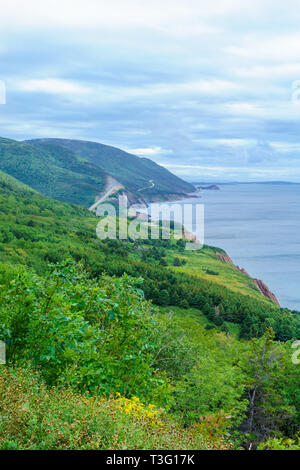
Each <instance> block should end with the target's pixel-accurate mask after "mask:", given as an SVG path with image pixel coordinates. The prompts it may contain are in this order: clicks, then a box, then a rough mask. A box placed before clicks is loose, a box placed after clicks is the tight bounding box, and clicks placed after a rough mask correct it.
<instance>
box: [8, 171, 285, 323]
mask: <svg viewBox="0 0 300 470" xmlns="http://www.w3.org/2000/svg"><path fill="white" fill-rule="evenodd" d="M0 221H1V223H0V262H4V263H5V262H13V263H21V264H26V265H28V266H32V267H33V268H34V269H35V270H36V271H37V272H38V273H44V272H45V270H46V268H47V264H48V263H49V262H50V263H51V262H52V263H53V262H58V261H62V260H64V259H66V258H70V257H71V258H73V259H75V260H77V261H79V260H83V261H84V263H85V264H86V266H88V267H89V269H91V271H92V272H93V273H95V274H96V275H98V274H99V273H101V272H103V270H106V271H107V272H108V273H109V274H116V275H121V274H122V273H123V272H128V273H129V274H131V275H133V276H143V277H145V279H146V281H147V279H153V281H151V282H152V284H153V286H157V287H159V289H165V287H164V286H163V285H164V283H165V281H166V279H167V276H168V275H167V271H169V272H170V271H176V270H177V271H183V272H184V271H185V272H186V273H187V274H183V275H184V276H185V278H184V279H182V280H180V279H179V280H178V282H177V287H176V288H178V286H179V284H180V283H181V282H185V283H188V282H189V274H191V273H192V274H193V276H192V277H191V278H190V279H191V284H193V285H195V280H197V277H199V281H200V283H199V286H198V288H199V289H200V290H201V291H202V292H203V295H204V296H207V295H210V298H211V302H214V300H213V299H214V298H217V297H218V298H219V297H220V296H221V297H220V298H224V295H225V297H226V299H227V303H228V302H231V301H233V302H235V303H236V302H237V300H238V302H239V304H240V307H239V309H240V310H241V311H244V310H245V308H246V309H248V310H249V309H250V312H251V311H252V304H251V306H250V305H249V302H248V300H247V299H249V298H250V299H253V301H254V302H255V305H256V307H255V306H254V304H253V308H255V309H256V310H257V308H258V306H259V310H260V311H261V312H262V313H263V312H270V311H273V310H274V309H275V310H276V311H278V314H280V316H282V314H281V313H280V310H279V309H278V308H277V307H276V305H275V304H274V303H273V302H271V301H269V300H268V299H265V298H264V297H263V296H262V295H261V294H260V293H259V292H258V290H256V289H254V288H253V286H252V285H251V280H250V279H248V278H247V277H246V276H244V275H243V274H241V273H239V272H238V271H236V270H234V268H233V267H232V266H230V265H228V264H226V263H223V262H222V261H220V260H218V259H217V258H216V255H215V253H214V249H213V248H209V247H205V248H204V249H203V250H202V251H201V252H199V253H195V252H193V253H192V252H190V253H188V252H186V251H179V250H178V249H177V248H176V247H175V246H174V249H173V248H170V247H167V248H166V249H165V251H166V252H167V260H168V261H169V265H168V266H167V267H162V266H154V265H153V262H151V263H149V262H148V261H146V262H143V261H142V260H141V257H140V256H141V255H140V251H139V250H137V249H136V247H135V246H134V245H132V244H131V243H129V244H128V245H127V244H124V243H121V242H116V243H115V246H110V245H109V244H106V243H105V242H101V241H100V240H98V239H97V237H96V226H97V223H98V221H99V219H98V218H97V217H96V216H94V215H92V214H91V213H90V212H89V211H88V210H87V209H84V208H80V207H78V206H74V205H69V204H65V203H61V202H57V201H54V200H52V199H50V198H47V197H45V196H42V195H40V194H39V193H36V192H34V191H32V190H31V189H30V188H28V187H26V186H24V185H23V184H22V183H19V182H18V181H16V180H14V179H13V178H11V177H9V176H7V175H4V174H3V173H0ZM175 257H183V258H186V259H187V264H186V265H185V266H181V267H180V268H175V267H173V260H174V258H175ZM154 264H158V261H154ZM203 266H205V267H207V266H210V267H212V268H213V269H214V270H215V271H216V272H218V273H219V275H218V276H211V275H207V273H205V272H203ZM178 274H180V273H178ZM157 276H158V277H157ZM146 281H145V282H146ZM147 282H148V291H147V288H146V291H147V292H148V293H147V296H148V298H152V294H151V292H152V291H151V289H150V290H149V288H150V284H151V282H150V281H147ZM168 282H169V281H168ZM170 282H172V281H170ZM196 284H197V282H196ZM219 285H220V287H221V289H220V290H219V289H218V286H219ZM169 287H170V286H169ZM212 287H214V289H213V290H212ZM216 287H217V289H216ZM167 288H168V287H167ZM170 289H171V287H170ZM224 289H225V290H224ZM225 291H226V292H225ZM240 294H243V295H240ZM239 295H240V297H238V296H239ZM234 296H235V299H234ZM230 299H231V300H230ZM218 301H219V300H215V302H218ZM244 303H245V308H243V307H242V306H243V304H244ZM176 305H177V304H176ZM191 306H193V305H191ZM253 314H254V315H256V313H254V312H253ZM287 315H290V314H289V313H288V312H287Z"/></svg>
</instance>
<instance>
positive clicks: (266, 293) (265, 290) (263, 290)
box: [217, 253, 280, 307]
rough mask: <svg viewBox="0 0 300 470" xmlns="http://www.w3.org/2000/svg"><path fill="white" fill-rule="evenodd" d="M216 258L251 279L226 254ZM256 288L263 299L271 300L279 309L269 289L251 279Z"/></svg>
mask: <svg viewBox="0 0 300 470" xmlns="http://www.w3.org/2000/svg"><path fill="white" fill-rule="evenodd" d="M217 256H218V258H219V259H220V260H221V261H224V263H230V264H232V266H234V268H235V269H237V270H238V271H240V272H241V273H243V274H245V276H248V277H251V276H250V275H249V274H248V273H247V271H246V270H245V269H244V268H240V267H239V266H236V265H235V264H234V263H233V261H232V259H231V258H230V256H228V255H227V254H223V253H217ZM252 279H253V281H254V283H255V285H256V287H257V288H258V289H259V291H260V292H261V294H262V295H263V296H264V297H267V298H268V299H271V300H273V302H275V303H276V304H277V305H278V306H279V307H280V304H279V302H278V300H277V298H276V296H275V294H273V292H271V291H270V289H269V288H268V286H267V285H266V284H265V283H264V282H263V281H262V280H261V279H254V278H252Z"/></svg>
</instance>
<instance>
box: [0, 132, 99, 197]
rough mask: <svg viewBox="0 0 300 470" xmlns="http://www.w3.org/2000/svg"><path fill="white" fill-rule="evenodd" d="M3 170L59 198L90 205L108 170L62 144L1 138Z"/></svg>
mask: <svg viewBox="0 0 300 470" xmlns="http://www.w3.org/2000/svg"><path fill="white" fill-rule="evenodd" d="M0 170H2V171H4V172H6V173H8V174H10V175H11V176H13V177H15V178H17V179H19V180H20V181H22V182H23V183H25V184H28V185H29V186H31V187H32V188H34V189H35V190H37V191H39V192H40V193H43V194H45V195H47V196H49V197H52V198H54V199H58V200H60V201H65V202H70V203H73V204H79V205H82V206H89V205H91V204H92V203H93V202H94V201H95V198H96V196H97V195H98V194H100V193H101V192H102V191H103V189H104V187H105V180H106V174H105V172H104V171H103V170H102V169H101V168H99V167H97V166H95V165H93V164H92V163H89V162H86V161H83V160H82V159H80V158H79V157H77V156H76V155H74V154H73V153H72V152H71V151H68V150H67V149H65V148H63V147H59V148H57V147H56V146H51V148H50V149H48V148H47V146H44V147H41V146H38V145H31V144H29V143H26V142H17V141H14V140H9V139H0Z"/></svg>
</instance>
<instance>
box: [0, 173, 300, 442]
mask: <svg viewBox="0 0 300 470" xmlns="http://www.w3.org/2000/svg"><path fill="white" fill-rule="evenodd" d="M98 220H99V219H98V218H97V217H95V216H94V215H93V214H91V213H90V212H89V211H88V210H87V209H84V208H80V207H78V206H76V205H70V204H67V203H62V202H58V201H55V200H53V199H50V198H48V197H46V196H43V195H41V194H39V193H37V192H36V191H33V190H32V189H31V188H29V187H28V186H26V185H24V184H23V183H20V182H19V181H17V180H16V179H14V178H12V177H11V176H8V175H6V174H4V173H3V172H0V339H1V340H2V341H4V342H5V344H6V352H7V364H6V365H5V366H4V365H2V366H1V368H0V401H1V404H2V410H5V414H4V415H3V414H2V411H1V410H0V414H1V417H2V416H3V417H4V418H5V419H6V420H7V421H6V425H5V426H3V427H2V428H1V432H0V448H1V449H87V448H88V449H124V448H127V449H161V448H166V449H231V448H239V447H241V446H243V447H244V448H249V446H252V447H256V446H258V445H261V444H260V443H262V442H264V443H265V442H266V443H265V444H263V445H264V446H266V447H267V448H270V447H271V448H272V447H275V448H276V447H279V448H281V447H295V448H296V447H297V446H298V444H297V443H296V441H293V440H294V439H295V438H296V435H297V431H298V429H299V419H300V416H299V410H300V395H299V390H300V387H299V385H300V384H299V381H300V376H299V368H297V366H295V365H294V364H293V362H292V360H291V354H292V348H291V342H290V341H289V340H293V339H295V338H296V337H297V334H298V332H299V313H297V312H290V311H288V310H286V309H280V308H279V307H278V306H276V304H274V303H273V302H271V301H269V300H266V299H265V298H263V297H262V296H260V294H259V292H258V291H256V290H255V286H253V285H251V284H250V283H249V282H250V281H249V280H247V283H248V284H245V282H246V281H245V279H246V277H245V276H244V275H243V274H242V273H240V276H241V277H239V273H238V272H233V268H232V267H230V266H226V265H224V263H223V262H222V261H221V260H220V259H218V257H217V256H216V251H220V250H218V249H214V248H211V247H207V246H205V247H204V248H203V253H202V254H201V255H199V256H200V258H199V260H198V261H199V265H200V266H199V267H198V268H197V270H196V272H195V271H194V269H195V263H196V261H194V262H193V263H194V264H190V263H191V260H189V259H188V257H187V256H186V253H185V251H184V247H183V244H182V240H181V241H179V242H176V241H174V240H153V241H152V240H149V241H144V240H141V241H140V242H134V241H130V240H128V241H118V240H103V241H101V240H98V239H97V237H96V230H95V228H96V225H97V223H98ZM201 257H202V258H201ZM183 260H185V261H186V264H185V265H183V264H182V262H183ZM203 260H205V264H206V265H207V266H209V267H213V269H214V274H213V273H212V271H211V270H210V269H206V272H205V273H203V269H202V268H203V264H202V263H203ZM179 262H180V263H181V265H180V267H179V266H178V264H179ZM209 263H211V264H209ZM218 263H219V264H218ZM183 268H185V269H184V271H185V272H181V271H180V269H183ZM217 270H218V276H217V275H216V272H217ZM105 273H106V274H105ZM243 276H244V277H243ZM214 277H218V282H214V281H213V278H214ZM221 278H224V279H223V281H224V282H223V283H222V279H221ZM230 280H231V281H232V284H233V285H232V288H230V287H231V284H230ZM243 282H244V284H243ZM239 283H241V285H240V287H241V289H239ZM252 293H253V295H251V294H252ZM149 300H150V301H152V302H149ZM249 339H251V340H250V341H249ZM65 387H67V388H65ZM274 433H275V434H276V439H275V438H272V440H271V441H269V440H268V438H270V436H271V435H273V434H274ZM284 436H286V437H288V438H289V439H292V440H288V441H287V440H286V439H285V438H284Z"/></svg>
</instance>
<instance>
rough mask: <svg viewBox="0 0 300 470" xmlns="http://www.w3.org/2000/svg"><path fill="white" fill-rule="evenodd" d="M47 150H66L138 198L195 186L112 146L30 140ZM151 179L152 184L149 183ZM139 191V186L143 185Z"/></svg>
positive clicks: (150, 161) (180, 192)
mask: <svg viewBox="0 0 300 470" xmlns="http://www.w3.org/2000/svg"><path fill="white" fill-rule="evenodd" d="M30 142H31V143H32V144H33V145H40V146H42V147H44V148H46V149H47V150H49V151H50V149H51V147H52V146H57V148H58V146H59V148H60V149H63V148H65V149H68V150H69V151H72V152H74V154H76V155H79V156H81V157H82V158H84V159H85V160H87V161H89V162H91V163H92V164H93V165H96V166H97V167H99V168H102V169H103V170H104V171H105V172H107V173H108V174H110V175H111V176H113V177H115V178H116V179H117V180H118V181H120V182H121V183H122V184H123V185H124V186H125V188H126V189H127V190H129V191H130V192H132V193H133V194H136V195H137V196H138V197H145V198H151V197H153V196H159V195H160V196H166V195H168V194H181V195H182V194H184V193H187V192H192V191H193V190H194V187H193V186H192V185H191V184H190V183H187V182H186V181H183V180H182V179H181V178H178V177H177V176H175V175H173V174H172V173H170V172H169V171H168V170H167V169H166V168H164V167H162V166H160V165H157V163H155V162H153V160H150V159H148V158H140V157H137V156H136V155H132V154H130V153H127V152H124V151H123V150H120V149H118V148H115V147H110V146H108V145H103V144H99V143H97V142H88V141H81V140H68V139H38V140H33V141H30ZM149 181H150V182H152V181H153V185H152V184H149ZM146 187H147V189H145V190H143V191H142V192H140V190H141V189H142V188H146Z"/></svg>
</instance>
